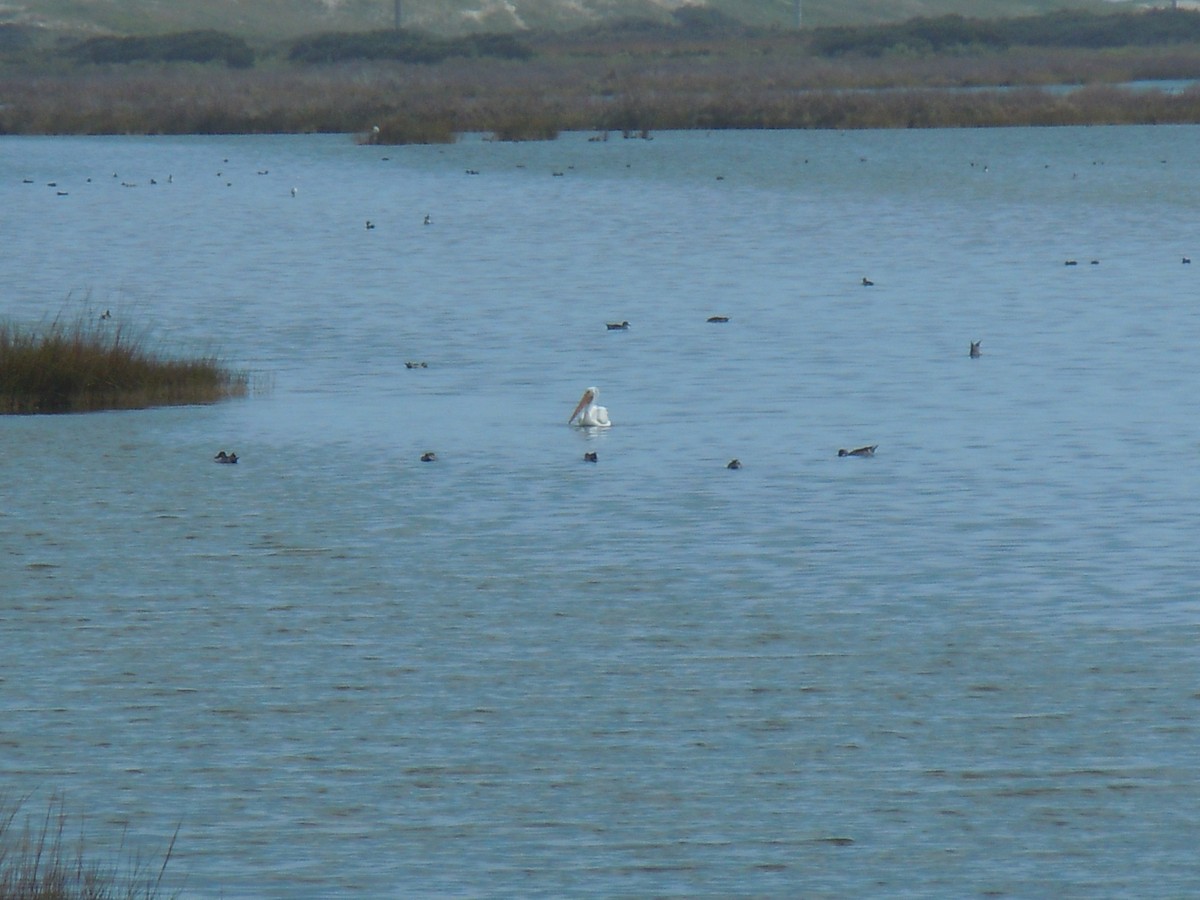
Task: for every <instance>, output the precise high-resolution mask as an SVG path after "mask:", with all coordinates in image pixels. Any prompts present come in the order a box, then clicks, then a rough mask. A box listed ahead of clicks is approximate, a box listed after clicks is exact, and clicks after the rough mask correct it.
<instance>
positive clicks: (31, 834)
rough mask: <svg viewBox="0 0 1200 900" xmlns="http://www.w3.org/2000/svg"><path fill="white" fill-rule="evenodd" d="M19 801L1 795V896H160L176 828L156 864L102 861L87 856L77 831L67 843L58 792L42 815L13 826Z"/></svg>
mask: <svg viewBox="0 0 1200 900" xmlns="http://www.w3.org/2000/svg"><path fill="white" fill-rule="evenodd" d="M25 799H28V798H25ZM21 802H23V801H19V802H17V803H15V804H12V805H11V806H10V805H9V804H8V803H7V802H5V801H4V799H3V798H0V900H118V898H120V900H155V898H157V897H159V896H161V890H162V879H163V875H164V873H165V872H166V868H167V864H168V863H169V862H170V860H171V854H172V853H173V852H174V850H175V840H176V838H177V837H178V835H179V830H178V828H177V829H176V831H175V835H174V836H172V838H171V842H170V844H169V845H168V847H167V851H166V854H165V856H164V858H163V862H162V866H161V867H159V866H154V867H147V866H146V865H145V864H144V863H143V862H142V861H141V860H140V859H139V858H138V857H136V856H133V857H129V858H127V859H125V860H124V861H115V862H111V863H104V862H101V861H99V860H98V859H96V858H94V855H93V858H90V859H89V858H87V857H86V855H85V847H84V839H83V836H82V834H81V835H80V837H79V842H78V844H77V845H76V846H75V847H74V848H69V847H68V846H67V839H66V829H67V824H68V816H67V813H66V810H65V806H64V803H63V800H62V798H61V797H52V798H51V800H50V803H49V805H48V807H47V809H46V814H45V816H44V817H41V818H39V819H34V818H33V817H29V818H27V819H26V821H25V822H24V824H23V825H22V826H21V827H17V826H16V825H15V822H16V819H17V814H18V813H19V812H20V808H21ZM6 807H7V808H6ZM122 843H123V842H122Z"/></svg>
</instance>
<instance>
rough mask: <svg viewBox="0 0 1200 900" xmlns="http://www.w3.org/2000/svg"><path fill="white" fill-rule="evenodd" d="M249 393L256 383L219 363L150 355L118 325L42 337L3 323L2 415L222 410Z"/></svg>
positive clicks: (73, 328) (67, 327)
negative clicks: (208, 406) (215, 406)
mask: <svg viewBox="0 0 1200 900" xmlns="http://www.w3.org/2000/svg"><path fill="white" fill-rule="evenodd" d="M248 385H249V377H248V375H246V374H245V373H238V372H232V371H230V370H228V369H227V368H225V367H224V366H222V365H221V364H220V362H219V361H218V360H217V359H216V358H214V357H211V356H205V357H200V358H196V359H176V358H173V357H169V356H165V355H163V354H160V353H155V352H153V351H150V350H148V349H147V348H146V347H145V346H144V341H143V339H142V338H140V337H139V336H135V335H131V334H130V332H129V330H128V329H127V328H126V327H124V326H123V325H121V324H119V323H118V322H117V321H116V320H112V319H104V320H100V321H92V320H88V321H84V320H83V319H78V320H76V321H75V322H73V323H70V324H64V323H63V322H61V321H58V320H55V321H54V322H51V323H50V324H49V325H48V326H47V327H45V328H43V329H39V330H31V329H24V328H20V327H18V326H16V325H13V324H11V323H0V414H13V413H16V414H26V413H71V412H92V411H96V410H101V409H142V408H146V407H151V406H173V405H187V404H203V403H215V402H217V401H219V400H223V399H226V398H229V397H237V396H244V395H245V394H246V392H247V389H248Z"/></svg>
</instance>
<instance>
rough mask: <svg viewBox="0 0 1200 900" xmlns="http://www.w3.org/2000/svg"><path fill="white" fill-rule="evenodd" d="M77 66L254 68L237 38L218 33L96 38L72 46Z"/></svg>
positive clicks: (251, 53) (249, 52) (251, 56)
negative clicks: (156, 64) (162, 64)
mask: <svg viewBox="0 0 1200 900" xmlns="http://www.w3.org/2000/svg"><path fill="white" fill-rule="evenodd" d="M72 55H73V56H74V57H75V58H76V59H77V60H79V61H80V62H88V63H95V64H114V63H116V64H121V63H132V62H144V61H150V62H196V63H208V62H223V63H225V65H227V66H229V67H230V68H232V69H248V68H250V67H251V66H253V65H254V51H253V50H252V49H250V45H249V44H247V43H246V42H245V41H244V40H242V39H241V38H239V37H234V36H233V35H230V34H225V33H224V32H220V31H183V32H179V33H177V34H165V35H159V36H148V37H96V38H89V39H88V40H86V41H82V42H80V43H78V44H76V45H75V47H74V48H73V50H72Z"/></svg>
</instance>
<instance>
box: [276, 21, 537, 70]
mask: <svg viewBox="0 0 1200 900" xmlns="http://www.w3.org/2000/svg"><path fill="white" fill-rule="evenodd" d="M532 55H533V52H532V51H531V50H530V49H529V48H528V47H527V46H526V45H524V44H523V43H521V42H520V41H519V40H518V39H517V38H515V37H513V36H512V35H507V34H475V35H469V36H466V37H461V38H437V37H432V36H428V35H423V34H417V33H415V32H411V31H404V30H399V31H397V30H394V29H389V30H381V31H368V32H361V33H360V32H354V33H350V32H327V33H324V34H317V35H310V36H309V37H303V38H299V39H298V40H296V41H294V42H293V43H292V45H291V48H290V49H289V50H288V59H289V60H291V61H292V62H294V63H308V64H321V63H337V62H347V61H350V60H364V59H365V60H393V61H395V62H406V63H438V62H441V61H442V60H444V59H449V58H450V57H454V56H465V57H477V56H492V57H498V58H501V59H528V58H529V57H530V56H532Z"/></svg>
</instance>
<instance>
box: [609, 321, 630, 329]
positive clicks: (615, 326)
mask: <svg viewBox="0 0 1200 900" xmlns="http://www.w3.org/2000/svg"><path fill="white" fill-rule="evenodd" d="M628 328H629V323H628V322H609V323H608V330H609V331H626V330H627V329H628Z"/></svg>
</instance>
